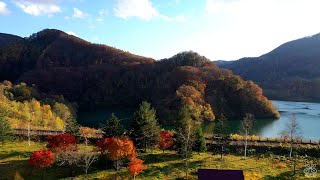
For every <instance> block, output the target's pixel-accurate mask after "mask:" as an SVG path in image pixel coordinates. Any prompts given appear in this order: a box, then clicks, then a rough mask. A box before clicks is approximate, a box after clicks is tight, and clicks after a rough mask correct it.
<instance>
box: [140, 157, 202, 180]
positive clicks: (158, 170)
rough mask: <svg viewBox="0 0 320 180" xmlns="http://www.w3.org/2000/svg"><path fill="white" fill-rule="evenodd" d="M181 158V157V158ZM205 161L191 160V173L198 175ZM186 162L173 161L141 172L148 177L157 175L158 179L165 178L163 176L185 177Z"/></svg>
mask: <svg viewBox="0 0 320 180" xmlns="http://www.w3.org/2000/svg"><path fill="white" fill-rule="evenodd" d="M180 159H181V158H180ZM202 163H203V161H201V160H199V161H192V162H189V165H188V167H189V175H198V172H197V171H198V168H199V167H200V166H201V164H202ZM184 168H185V164H184V162H179V163H171V164H170V165H165V166H151V167H149V168H148V169H146V170H144V171H143V172H142V173H141V176H143V177H145V178H147V177H156V178H158V179H163V178H164V177H163V176H171V177H172V176H174V177H172V179H184V178H185V172H184ZM171 177H170V178H171Z"/></svg>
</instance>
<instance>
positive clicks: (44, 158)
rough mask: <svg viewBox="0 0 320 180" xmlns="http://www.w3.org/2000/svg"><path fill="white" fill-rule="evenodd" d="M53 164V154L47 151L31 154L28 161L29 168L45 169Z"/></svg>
mask: <svg viewBox="0 0 320 180" xmlns="http://www.w3.org/2000/svg"><path fill="white" fill-rule="evenodd" d="M53 163H54V158H53V153H52V151H48V150H41V151H37V152H33V153H32V154H31V156H30V159H29V164H30V166H33V167H37V168H39V169H47V168H48V167H51V166H52V164H53Z"/></svg>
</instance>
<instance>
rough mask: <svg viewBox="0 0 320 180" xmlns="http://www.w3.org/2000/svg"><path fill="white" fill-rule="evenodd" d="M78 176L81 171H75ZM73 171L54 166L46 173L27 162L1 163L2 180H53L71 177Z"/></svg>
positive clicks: (0, 177)
mask: <svg viewBox="0 0 320 180" xmlns="http://www.w3.org/2000/svg"><path fill="white" fill-rule="evenodd" d="M75 173H76V175H82V174H84V172H83V171H82V170H81V169H78V168H77V169H75ZM70 175H71V171H70V168H68V167H59V166H52V167H50V168H48V169H47V170H45V171H42V170H40V169H37V168H32V167H30V166H29V164H28V161H27V160H13V161H7V162H2V163H0V179H17V176H18V177H21V178H19V179H25V180H29V179H30V180H38V179H39V180H40V179H46V180H51V179H52V180H53V179H60V178H67V177H70Z"/></svg>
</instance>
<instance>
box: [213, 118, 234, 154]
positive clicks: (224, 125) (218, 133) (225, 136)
mask: <svg viewBox="0 0 320 180" xmlns="http://www.w3.org/2000/svg"><path fill="white" fill-rule="evenodd" d="M214 134H215V139H216V141H217V142H218V144H219V145H220V147H221V151H220V155H221V159H223V152H224V147H225V146H226V145H228V144H229V142H230V138H229V136H230V135H229V131H228V119H227V118H226V117H225V116H224V115H223V114H221V115H220V117H219V118H218V119H217V122H216V124H215V128H214Z"/></svg>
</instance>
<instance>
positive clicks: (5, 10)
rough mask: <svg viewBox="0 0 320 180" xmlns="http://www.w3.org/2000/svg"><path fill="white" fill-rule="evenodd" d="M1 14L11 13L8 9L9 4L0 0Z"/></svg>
mask: <svg viewBox="0 0 320 180" xmlns="http://www.w3.org/2000/svg"><path fill="white" fill-rule="evenodd" d="M0 14H9V10H8V9H7V4H6V3H4V2H2V1H0Z"/></svg>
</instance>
